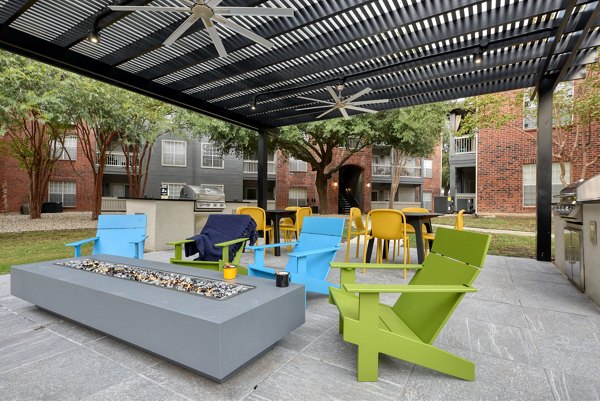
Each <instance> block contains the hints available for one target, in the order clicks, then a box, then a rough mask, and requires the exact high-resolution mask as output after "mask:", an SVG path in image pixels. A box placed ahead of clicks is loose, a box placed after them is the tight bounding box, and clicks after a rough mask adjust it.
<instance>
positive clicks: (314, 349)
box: [302, 328, 414, 385]
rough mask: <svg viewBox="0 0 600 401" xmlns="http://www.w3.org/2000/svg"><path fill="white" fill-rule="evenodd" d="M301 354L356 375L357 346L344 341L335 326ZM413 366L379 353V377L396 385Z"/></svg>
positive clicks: (403, 380)
mask: <svg viewBox="0 0 600 401" xmlns="http://www.w3.org/2000/svg"><path fill="white" fill-rule="evenodd" d="M302 355H306V356H309V357H311V358H314V359H318V360H320V361H322V362H327V363H329V364H332V365H335V366H340V367H343V368H345V369H347V370H349V371H352V372H354V374H355V375H356V363H357V347H356V345H354V344H350V343H347V342H345V341H344V340H343V339H342V335H341V334H339V333H338V330H337V328H334V329H331V330H329V331H328V332H327V333H325V334H324V335H323V336H321V337H319V338H318V339H317V340H315V341H314V342H313V343H312V344H310V345H309V346H308V347H307V348H306V349H305V350H304V351H302ZM413 366H414V365H413V364H411V363H408V362H405V361H402V360H399V359H396V358H392V357H389V356H387V355H380V357H379V378H380V379H381V380H385V381H388V382H390V383H395V384H397V385H404V383H406V379H407V378H408V375H409V374H410V372H411V371H412V369H413Z"/></svg>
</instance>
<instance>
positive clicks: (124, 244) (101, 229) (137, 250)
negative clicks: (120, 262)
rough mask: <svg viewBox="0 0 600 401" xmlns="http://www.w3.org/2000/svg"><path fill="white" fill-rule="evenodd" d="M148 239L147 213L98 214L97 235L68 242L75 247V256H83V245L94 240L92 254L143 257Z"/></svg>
mask: <svg viewBox="0 0 600 401" xmlns="http://www.w3.org/2000/svg"><path fill="white" fill-rule="evenodd" d="M145 240H146V215H145V214H125V215H123V214H121V215H104V214H102V215H100V216H98V230H97V231H96V236H95V237H93V238H87V239H84V240H81V241H76V242H72V243H70V244H66V246H72V247H74V248H75V257H77V256H81V246H82V245H84V244H87V243H90V242H92V241H93V242H94V248H93V250H92V255H97V254H101V253H104V254H108V255H117V256H125V257H129V258H136V259H143V257H144V241H145Z"/></svg>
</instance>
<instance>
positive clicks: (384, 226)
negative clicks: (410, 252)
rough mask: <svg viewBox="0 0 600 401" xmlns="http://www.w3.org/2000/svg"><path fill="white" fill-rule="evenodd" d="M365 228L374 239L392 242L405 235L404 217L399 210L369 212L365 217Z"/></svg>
mask: <svg viewBox="0 0 600 401" xmlns="http://www.w3.org/2000/svg"><path fill="white" fill-rule="evenodd" d="M367 226H368V227H369V229H370V230H371V235H372V236H373V237H375V238H380V239H385V240H392V239H400V238H404V237H405V235H406V217H405V216H404V213H402V212H401V211H399V210H393V209H375V210H371V211H370V212H369V214H368V215H367Z"/></svg>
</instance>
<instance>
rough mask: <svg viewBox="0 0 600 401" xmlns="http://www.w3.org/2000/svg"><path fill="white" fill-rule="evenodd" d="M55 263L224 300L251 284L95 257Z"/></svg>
mask: <svg viewBox="0 0 600 401" xmlns="http://www.w3.org/2000/svg"><path fill="white" fill-rule="evenodd" d="M56 264H57V265H60V266H66V267H71V268H73V269H78V270H85V271H88V272H93V273H98V274H104V275H107V276H112V277H117V278H121V279H125V280H132V281H138V282H140V283H144V284H150V285H156V286H159V287H164V288H169V289H173V290H178V291H183V292H187V293H190V294H195V295H200V296H204V297H207V298H212V299H217V300H225V299H228V298H231V297H233V296H235V295H238V294H241V293H243V292H246V291H250V290H252V289H253V288H254V287H253V286H250V285H243V284H235V283H229V282H226V281H221V280H213V279H209V278H205V277H199V276H190V275H185V274H178V273H171V272H165V271H161V270H156V269H149V268H147V267H139V266H131V265H126V264H121V263H111V262H103V261H99V260H95V259H73V260H68V261H66V262H60V263H56Z"/></svg>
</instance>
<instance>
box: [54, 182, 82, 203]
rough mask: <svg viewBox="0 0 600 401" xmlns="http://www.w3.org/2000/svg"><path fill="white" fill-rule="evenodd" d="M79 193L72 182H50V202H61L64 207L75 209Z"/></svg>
mask: <svg viewBox="0 0 600 401" xmlns="http://www.w3.org/2000/svg"><path fill="white" fill-rule="evenodd" d="M76 201H77V192H76V189H75V183H74V182H72V181H50V182H49V183H48V202H61V203H62V205H63V207H75V206H76V205H77V204H76Z"/></svg>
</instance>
